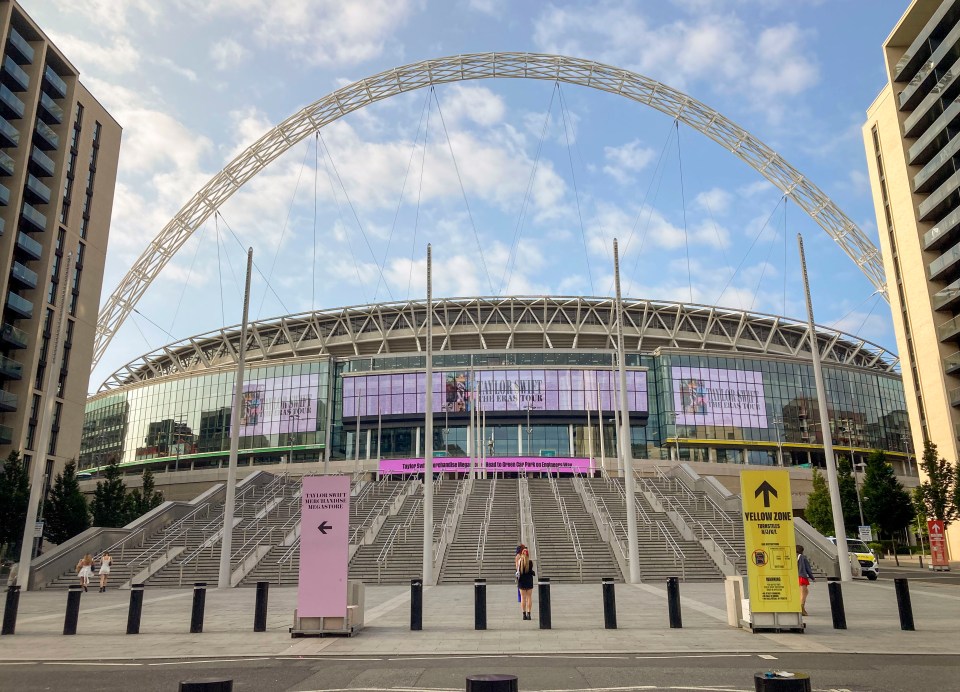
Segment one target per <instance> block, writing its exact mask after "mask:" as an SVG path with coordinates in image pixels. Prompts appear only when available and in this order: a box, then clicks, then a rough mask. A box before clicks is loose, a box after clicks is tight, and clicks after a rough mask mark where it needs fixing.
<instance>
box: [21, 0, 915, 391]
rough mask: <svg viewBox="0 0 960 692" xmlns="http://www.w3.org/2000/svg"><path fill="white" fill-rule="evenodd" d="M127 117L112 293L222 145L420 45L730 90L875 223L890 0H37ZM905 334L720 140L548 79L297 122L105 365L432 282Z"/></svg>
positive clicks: (704, 91)
mask: <svg viewBox="0 0 960 692" xmlns="http://www.w3.org/2000/svg"><path fill="white" fill-rule="evenodd" d="M21 4H22V6H23V7H24V8H25V10H26V11H27V12H28V13H29V14H30V15H31V16H32V17H33V18H34V19H35V20H36V21H37V22H38V23H39V24H40V26H41V27H43V28H44V30H45V31H46V32H47V33H48V35H49V36H50V37H51V39H53V41H54V42H55V43H56V44H57V45H58V46H59V47H60V48H61V49H62V50H63V52H64V53H65V55H66V56H67V57H68V59H70V60H71V61H72V62H73V63H74V65H75V66H76V67H77V68H78V69H79V71H80V74H81V77H80V78H81V81H82V82H83V83H84V84H85V85H86V86H87V88H88V89H90V91H91V92H92V93H93V94H94V95H95V96H96V97H97V98H98V99H99V100H100V101H101V102H102V103H103V104H104V105H105V106H106V107H107V109H108V110H109V111H110V112H111V113H112V114H113V115H114V117H116V119H117V120H118V122H119V123H120V124H121V126H122V127H123V129H124V132H123V143H122V147H121V153H120V168H119V174H118V179H117V188H116V198H115V202H114V209H113V221H112V225H111V229H110V243H109V250H108V256H107V266H106V274H105V277H104V287H103V297H102V300H103V301H105V300H106V299H107V297H108V296H109V295H110V294H111V293H112V292H113V290H114V288H115V287H116V286H117V284H118V283H119V282H120V281H121V279H122V278H123V276H124V275H125V274H126V273H127V271H128V270H129V268H130V267H131V266H132V265H133V263H134V262H135V260H136V259H137V257H138V256H140V254H141V253H142V252H143V251H144V249H145V248H146V247H147V246H148V244H149V243H150V241H151V240H152V239H153V238H154V237H155V236H156V235H157V234H158V233H159V232H160V231H161V230H162V229H163V227H164V226H165V225H166V224H167V223H168V222H169V221H170V219H171V218H172V217H173V216H174V215H175V214H176V213H177V211H178V210H179V209H180V208H181V207H182V206H183V205H184V204H185V203H186V202H187V201H188V200H189V199H190V198H191V197H192V196H193V194H194V193H195V192H196V191H198V190H199V189H200V188H201V187H202V186H203V185H204V184H205V183H206V182H207V181H208V180H209V179H210V178H211V177H212V176H213V175H215V174H216V173H217V171H218V170H220V169H221V168H223V167H224V166H225V165H226V164H227V163H229V162H230V161H231V160H232V159H233V158H234V157H235V156H237V155H238V154H240V153H241V152H242V151H244V149H246V148H247V147H248V146H249V145H251V144H252V143H254V142H255V141H256V140H257V139H259V138H260V137H261V136H262V135H263V134H264V133H266V132H267V131H269V130H270V129H271V128H273V127H274V126H275V125H277V124H278V123H280V122H281V121H283V120H284V119H286V118H288V117H289V116H291V115H293V114H294V113H296V112H297V111H299V110H300V109H301V108H304V107H305V106H307V105H309V104H311V103H313V102H315V101H317V100H319V99H321V98H323V97H324V96H325V95H327V94H328V93H330V92H332V91H334V90H336V89H338V88H341V87H343V86H346V85H348V84H350V83H352V82H355V81H357V80H360V79H363V78H365V77H369V76H372V75H374V74H376V73H378V72H381V71H384V70H389V69H391V68H394V67H397V66H401V65H405V64H408V63H413V62H417V61H419V60H425V59H429V58H440V57H444V56H449V55H458V54H463V53H475V52H487V51H513V52H538V53H551V54H562V55H567V56H570V57H576V58H584V59H589V60H596V61H599V62H603V63H606V64H609V65H613V66H616V67H620V68H624V69H627V70H631V71H634V72H637V73H639V74H641V75H644V76H645V77H649V78H652V79H655V80H658V81H660V82H663V83H664V84H667V85H669V86H671V87H674V88H676V89H679V90H681V91H683V92H685V93H686V94H688V95H690V96H691V97H693V98H695V99H697V100H699V101H701V102H703V103H705V104H706V105H707V106H709V107H711V108H714V109H716V110H717V111H719V112H720V113H722V114H724V115H725V116H726V117H728V118H729V119H731V120H733V121H734V122H735V123H737V124H738V125H740V126H742V127H744V128H745V129H746V130H748V131H749V132H750V133H751V134H752V135H753V136H754V137H756V138H757V139H759V140H761V141H762V142H764V143H765V144H767V145H768V146H770V147H772V148H773V149H774V150H776V151H777V152H778V153H779V154H780V155H781V156H782V157H783V158H784V159H785V160H786V161H787V162H789V163H790V164H791V165H793V166H794V167H795V168H796V169H798V170H799V171H800V172H801V173H803V174H804V175H805V176H807V177H808V178H809V179H810V180H811V181H812V182H813V183H814V184H815V185H817V186H818V187H819V188H820V189H821V190H823V191H824V192H825V193H826V194H827V195H828V196H829V197H830V198H831V199H832V200H833V201H834V202H835V203H836V204H837V205H838V207H839V208H840V209H841V210H843V211H844V212H845V213H846V214H847V216H849V217H850V218H851V219H853V221H854V222H855V223H856V224H857V225H858V226H859V227H860V229H861V230H862V231H863V232H864V233H865V234H866V235H867V236H868V237H869V238H871V239H872V241H873V242H874V244H877V239H876V238H877V227H876V216H875V213H874V209H873V203H872V197H871V194H870V188H869V182H868V178H867V172H866V170H867V169H866V157H865V153H864V146H863V140H862V135H861V126H862V124H863V122H864V120H865V111H866V109H867V107H868V106H869V105H870V103H871V102H872V101H873V99H874V98H875V97H876V95H877V94H878V93H879V91H880V89H881V88H882V87H883V84H884V67H883V56H882V52H881V49H880V46H881V44H882V42H883V40H884V39H885V38H886V36H887V35H888V34H889V32H890V30H891V29H892V27H893V26H894V24H895V23H896V21H897V20H898V18H899V17H900V15H901V14H902V13H903V12H904V10H905V9H906V6H907V2H906V1H905V0H904V1H902V2H895V1H893V0H870V2H865V1H864V0H657V1H656V2H651V1H649V0H648V1H644V2H639V1H638V2H626V1H623V0H610V1H603V0H601V1H599V2H592V3H583V2H532V1H527V2H523V1H520V0H512V1H511V0H351V1H350V2H344V1H343V0H285V2H283V3H275V2H272V1H271V0H165V1H164V2H155V1H153V0H21ZM797 233H801V234H802V235H803V236H804V242H805V244H806V252H807V257H808V265H809V269H810V281H811V291H812V295H813V303H814V310H815V314H816V320H817V322H818V323H820V324H823V325H827V326H831V327H834V328H837V329H842V330H844V331H847V332H850V333H853V334H856V335H858V336H860V337H862V338H865V339H868V340H870V341H873V342H875V343H878V344H880V345H881V346H883V347H885V348H887V349H890V350H891V351H894V352H895V351H896V344H895V339H894V334H893V328H892V323H891V317H890V309H889V306H888V305H887V303H886V302H885V301H884V300H883V299H882V298H881V297H880V296H879V295H877V294H876V292H875V291H874V288H873V286H872V285H871V284H870V282H869V281H868V280H867V279H866V278H865V277H864V276H863V274H862V273H861V272H860V270H859V269H858V268H857V267H856V266H855V265H854V263H853V262H852V261H851V260H850V259H849V258H847V257H846V255H845V254H844V253H843V252H842V250H841V249H840V248H839V246H837V245H836V243H835V242H834V241H833V240H832V239H831V238H830V237H829V236H828V235H827V234H826V233H825V232H824V231H822V230H821V229H820V228H819V226H817V225H816V224H815V223H814V222H813V221H812V220H811V219H810V218H809V217H808V216H806V215H805V214H804V212H803V211H802V210H801V209H799V208H798V207H797V206H796V205H795V204H793V203H790V202H787V203H784V202H783V200H782V194H781V192H780V191H779V190H777V189H776V188H775V187H773V186H772V185H771V184H770V183H768V182H767V181H766V180H765V179H764V178H763V177H762V176H761V174H760V173H758V172H757V171H755V170H754V169H753V168H751V167H750V166H748V165H747V164H745V163H743V162H742V161H740V160H739V159H737V158H736V157H735V156H733V155H732V154H731V153H730V152H728V151H726V150H724V149H723V148H722V147H720V146H719V145H717V144H716V143H714V142H713V141H711V140H709V139H708V138H707V137H706V136H704V135H703V134H701V133H700V132H697V131H696V130H693V129H691V128H689V127H687V126H684V125H682V124H681V125H679V126H677V125H676V124H675V123H674V122H673V120H672V119H671V118H670V117H669V116H666V115H664V114H662V113H660V112H658V111H656V110H654V109H652V108H649V107H647V106H644V105H641V104H638V103H635V102H632V101H629V100H627V99H625V98H623V97H620V96H616V95H611V94H606V93H603V92H600V91H597V90H593V89H588V88H584V87H578V86H573V85H567V84H560V85H557V84H555V83H553V82H549V81H534V80H482V81H470V82H460V83H455V84H448V85H440V86H437V87H436V88H435V89H434V90H433V91H430V90H429V89H423V90H419V91H415V92H411V93H408V94H403V95H401V96H397V97H393V98H390V99H387V100H383V101H380V102H378V103H375V104H373V105H371V106H368V107H366V108H363V109H361V110H359V111H356V112H354V113H351V114H349V115H347V116H345V117H343V118H341V119H339V120H337V121H335V122H333V123H331V124H329V125H327V126H325V127H323V128H322V129H321V130H320V131H319V133H318V134H314V135H312V136H309V137H307V138H306V139H304V140H303V141H301V142H299V143H297V144H295V145H294V146H292V147H291V148H290V149H289V150H287V152H286V153H285V154H283V155H282V156H281V157H279V158H278V159H277V160H275V161H274V162H272V163H271V164H270V165H269V166H267V167H265V168H264V169H263V170H262V171H261V172H260V173H259V174H258V175H257V176H256V177H255V178H254V179H252V180H251V181H250V182H249V183H247V184H246V185H245V186H244V187H243V188H241V189H240V190H239V191H238V192H237V193H236V194H235V195H234V196H233V197H232V198H231V199H230V200H228V201H227V202H226V203H224V204H223V205H222V206H221V208H220V213H219V215H217V216H216V217H214V218H211V219H210V220H209V221H207V222H206V223H205V224H204V225H203V226H202V227H201V228H200V229H198V230H197V231H196V232H195V233H194V234H193V236H192V237H191V239H190V240H189V241H188V242H187V243H186V244H184V246H183V247H182V248H181V250H180V251H179V253H178V254H177V255H176V256H175V257H174V258H173V260H172V261H171V262H170V263H169V264H168V265H167V266H166V267H165V268H164V270H163V271H162V272H161V273H160V275H159V276H158V277H157V278H156V280H155V281H154V282H153V283H152V285H151V286H150V287H149V289H148V290H147V292H146V294H145V295H144V297H143V298H142V299H141V301H140V302H139V304H138V305H137V312H136V313H134V314H133V315H132V316H131V317H130V318H128V319H127V321H126V322H125V323H124V325H123V326H122V327H121V328H120V330H119V331H118V332H117V334H116V336H115V337H114V339H113V342H112V343H111V345H110V348H109V349H108V350H107V352H106V354H105V355H104V357H103V358H102V360H101V361H100V364H99V365H98V367H97V368H96V369H95V370H94V372H93V374H92V376H91V381H90V390H91V391H96V390H97V388H98V387H99V384H100V383H101V382H102V381H103V380H104V379H106V378H107V377H108V376H109V374H110V373H112V372H114V371H115V370H116V369H117V368H119V367H121V366H122V365H123V364H124V363H127V362H130V361H133V360H135V359H136V358H138V357H139V356H141V355H142V354H145V353H148V352H150V351H153V350H155V349H157V348H160V347H161V346H163V345H164V344H167V343H170V342H173V341H176V340H180V339H183V338H186V337H189V336H192V335H195V334H200V333H204V332H208V331H213V330H216V329H218V328H219V327H221V326H224V325H235V324H238V323H239V322H240V320H241V314H242V294H243V270H244V261H245V248H246V247H253V249H254V261H255V264H256V267H257V270H256V271H255V272H254V280H253V288H252V291H251V293H252V299H251V318H252V319H266V318H271V317H278V316H281V315H284V314H290V313H300V312H304V311H309V310H312V309H320V308H334V307H339V306H347V305H360V304H366V303H370V302H376V301H389V300H406V299H407V298H421V297H423V296H424V295H425V293H426V288H425V287H426V279H425V256H426V244H427V243H430V244H431V245H432V248H433V260H434V287H433V292H434V296H435V297H453V296H472V295H594V296H609V295H611V294H612V291H613V283H612V276H613V263H612V239H613V238H614V237H616V238H618V239H619V242H620V250H621V271H622V277H623V291H624V294H625V295H626V296H629V297H632V298H643V299H652V300H668V301H684V302H694V303H700V304H709V305H719V306H723V307H729V308H737V309H746V310H753V311H756V312H763V313H772V314H781V315H785V316H787V317H792V318H797V319H801V320H802V319H805V314H806V313H805V308H804V303H803V292H802V283H801V279H800V274H799V261H798V255H797V246H796V240H795V238H796V234H797Z"/></svg>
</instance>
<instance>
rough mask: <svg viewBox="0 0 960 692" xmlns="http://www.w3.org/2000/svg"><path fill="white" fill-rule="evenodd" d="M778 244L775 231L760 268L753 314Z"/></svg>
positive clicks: (752, 305) (754, 291)
mask: <svg viewBox="0 0 960 692" xmlns="http://www.w3.org/2000/svg"><path fill="white" fill-rule="evenodd" d="M784 199H786V198H784ZM776 243H777V232H776V231H774V232H773V237H771V238H770V245H769V246H768V247H767V256H766V257H765V258H764V259H763V266H762V267H761V268H760V278H759V279H757V287H756V288H755V289H754V290H753V298H752V299H751V301H750V311H751V312H753V308H754V307H755V306H756V304H757V298H758V297H759V295H760V285H761V284H762V283H763V277H764V276H766V273H767V267H769V266H770V257H771V256H772V255H773V248H774V246H775V245H776ZM781 314H782V313H781Z"/></svg>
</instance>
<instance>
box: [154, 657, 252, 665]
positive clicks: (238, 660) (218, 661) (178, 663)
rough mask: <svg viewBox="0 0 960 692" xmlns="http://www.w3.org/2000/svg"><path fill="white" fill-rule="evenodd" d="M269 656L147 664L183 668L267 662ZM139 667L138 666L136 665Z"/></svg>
mask: <svg viewBox="0 0 960 692" xmlns="http://www.w3.org/2000/svg"><path fill="white" fill-rule="evenodd" d="M269 660H270V657H269V656H264V657H262V658H207V659H201V660H199V661H163V662H161V663H148V664H147V665H148V666H183V665H193V664H194V663H242V662H245V661H269ZM137 665H139V664H137Z"/></svg>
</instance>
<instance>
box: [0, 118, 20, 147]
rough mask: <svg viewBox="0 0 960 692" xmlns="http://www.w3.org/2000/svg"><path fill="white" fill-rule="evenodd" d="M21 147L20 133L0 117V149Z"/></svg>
mask: <svg viewBox="0 0 960 692" xmlns="http://www.w3.org/2000/svg"><path fill="white" fill-rule="evenodd" d="M17 146H20V132H19V131H18V130H17V128H15V127H14V126H13V125H11V124H10V123H9V122H7V119H6V118H4V117H2V116H0V147H17Z"/></svg>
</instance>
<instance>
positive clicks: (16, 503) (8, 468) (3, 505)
mask: <svg viewBox="0 0 960 692" xmlns="http://www.w3.org/2000/svg"><path fill="white" fill-rule="evenodd" d="M29 501H30V478H29V472H28V470H27V465H26V464H24V463H23V461H22V460H21V459H20V452H18V451H17V450H13V451H12V452H10V454H9V455H7V459H6V461H4V462H3V469H2V473H0V548H2V546H7V549H8V552H9V553H10V554H13V555H18V554H19V552H20V542H21V541H22V539H23V524H24V522H25V521H26V520H27V504H28V502H29Z"/></svg>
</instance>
